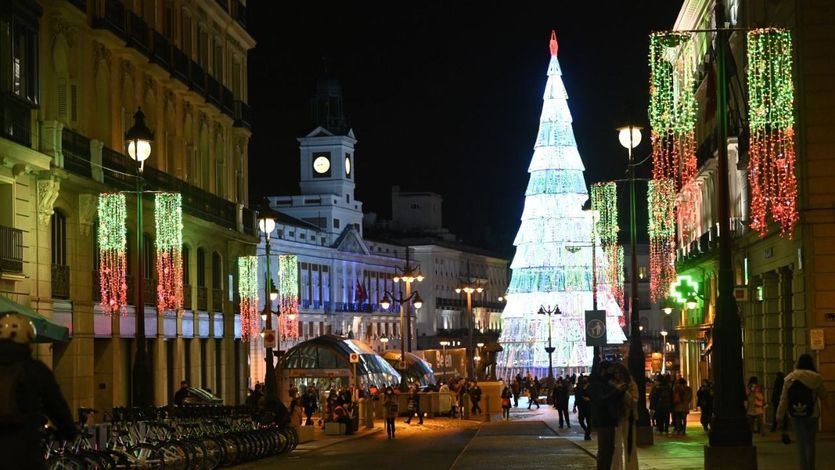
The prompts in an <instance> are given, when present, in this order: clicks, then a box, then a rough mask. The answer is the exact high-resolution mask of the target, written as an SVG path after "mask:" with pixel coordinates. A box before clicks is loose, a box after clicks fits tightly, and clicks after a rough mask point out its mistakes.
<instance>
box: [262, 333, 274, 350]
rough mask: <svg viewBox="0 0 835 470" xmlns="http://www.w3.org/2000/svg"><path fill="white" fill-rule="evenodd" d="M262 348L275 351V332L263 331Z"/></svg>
mask: <svg viewBox="0 0 835 470" xmlns="http://www.w3.org/2000/svg"><path fill="white" fill-rule="evenodd" d="M264 347H265V348H270V349H275V330H264Z"/></svg>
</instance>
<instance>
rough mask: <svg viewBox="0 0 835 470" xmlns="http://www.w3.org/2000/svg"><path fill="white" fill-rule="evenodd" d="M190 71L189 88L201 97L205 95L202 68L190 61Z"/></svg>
mask: <svg viewBox="0 0 835 470" xmlns="http://www.w3.org/2000/svg"><path fill="white" fill-rule="evenodd" d="M190 70H191V80H190V81H189V83H188V86H189V88H191V89H192V90H194V91H196V92H198V93H200V94H201V95H202V94H204V93H206V72H204V71H203V67H201V66H200V65H199V64H198V63H197V62H195V61H193V60H192V61H191V65H190Z"/></svg>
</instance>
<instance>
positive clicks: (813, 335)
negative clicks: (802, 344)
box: [809, 328, 826, 351]
mask: <svg viewBox="0 0 835 470" xmlns="http://www.w3.org/2000/svg"><path fill="white" fill-rule="evenodd" d="M809 336H810V338H809V347H810V348H812V351H821V350H823V349H824V348H825V347H826V340H825V339H824V336H823V328H812V329H810V330H809Z"/></svg>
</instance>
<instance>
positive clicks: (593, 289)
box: [591, 213, 600, 371]
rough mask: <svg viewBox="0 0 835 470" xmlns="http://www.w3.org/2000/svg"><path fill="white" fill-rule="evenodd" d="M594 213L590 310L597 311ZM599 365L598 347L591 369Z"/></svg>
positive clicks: (595, 369)
mask: <svg viewBox="0 0 835 470" xmlns="http://www.w3.org/2000/svg"><path fill="white" fill-rule="evenodd" d="M594 222H595V221H594V213H592V219H591V302H592V303H591V305H592V307H591V309H592V310H595V311H596V310H597V227H596V226H595V223H594ZM598 364H600V346H595V347H594V357H593V358H592V360H591V368H592V370H593V371H597V365H598Z"/></svg>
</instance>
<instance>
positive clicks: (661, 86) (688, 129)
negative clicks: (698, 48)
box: [649, 32, 697, 189]
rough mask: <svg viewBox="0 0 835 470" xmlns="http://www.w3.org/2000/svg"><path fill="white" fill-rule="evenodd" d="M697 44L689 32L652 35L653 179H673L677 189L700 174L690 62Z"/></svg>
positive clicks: (651, 113) (650, 109)
mask: <svg viewBox="0 0 835 470" xmlns="http://www.w3.org/2000/svg"><path fill="white" fill-rule="evenodd" d="M694 47H695V46H694V42H693V41H692V40H691V36H690V34H689V33H681V32H659V33H653V34H652V35H651V36H650V60H649V62H650V103H649V121H650V125H651V126H652V135H651V141H652V164H653V165H652V177H653V179H656V180H660V179H671V180H673V181H674V183H675V189H679V188H681V187H682V186H683V185H684V184H686V183H687V182H688V181H690V180H691V179H692V178H693V177H694V176H695V175H696V168H697V159H696V138H695V128H696V98H695V94H694V91H695V84H696V82H695V76H694V74H693V70H692V66H691V64H690V63H689V62H688V59H689V58H691V57H692V56H693V48H694Z"/></svg>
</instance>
